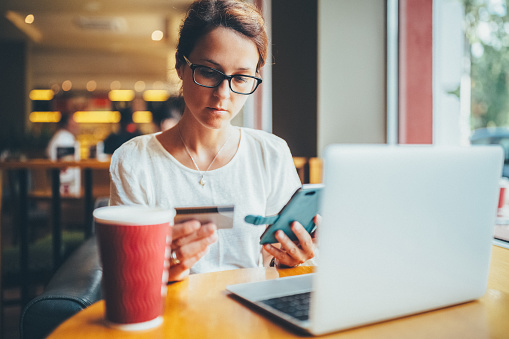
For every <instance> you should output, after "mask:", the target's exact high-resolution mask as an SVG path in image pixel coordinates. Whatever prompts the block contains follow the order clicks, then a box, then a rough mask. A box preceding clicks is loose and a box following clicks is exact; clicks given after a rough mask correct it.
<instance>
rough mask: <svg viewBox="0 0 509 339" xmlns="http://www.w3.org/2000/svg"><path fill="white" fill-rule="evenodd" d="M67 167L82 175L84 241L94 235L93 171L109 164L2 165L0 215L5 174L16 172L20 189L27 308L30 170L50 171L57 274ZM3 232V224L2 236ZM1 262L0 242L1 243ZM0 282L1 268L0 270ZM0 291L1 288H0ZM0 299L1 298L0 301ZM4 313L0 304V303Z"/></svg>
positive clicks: (23, 296)
mask: <svg viewBox="0 0 509 339" xmlns="http://www.w3.org/2000/svg"><path fill="white" fill-rule="evenodd" d="M67 167H75V168H80V169H81V170H82V171H83V187H84V193H83V198H84V205H85V206H84V209H85V216H86V217H85V218H86V220H85V229H84V233H85V238H88V237H89V236H91V235H92V220H93V219H92V211H93V207H94V202H93V194H92V187H93V182H92V170H95V169H102V170H109V168H110V162H109V160H108V161H97V160H93V159H90V160H80V161H52V160H48V159H31V160H26V161H5V162H0V215H1V213H2V210H1V208H2V174H3V172H6V171H13V172H14V174H15V179H16V180H17V183H18V185H19V197H18V213H17V218H16V222H17V224H18V225H17V227H18V229H19V234H20V271H21V272H20V273H21V277H22V286H21V299H22V303H23V304H26V303H27V302H28V301H29V300H28V299H29V298H30V296H29V293H28V284H29V282H30V281H29V279H28V262H29V258H28V190H29V187H28V180H29V179H28V177H29V171H30V170H41V169H42V170H48V171H50V172H51V214H52V242H53V244H52V245H53V268H54V269H55V270H56V269H57V268H58V266H59V265H60V263H61V247H62V238H61V237H62V229H61V225H60V216H61V205H60V204H61V196H60V170H61V169H63V168H67ZM1 230H2V225H1V220H0V234H1ZM0 260H1V239H0ZM0 282H1V266H0ZM0 290H1V286H0ZM0 299H1V298H0ZM0 309H1V300H0Z"/></svg>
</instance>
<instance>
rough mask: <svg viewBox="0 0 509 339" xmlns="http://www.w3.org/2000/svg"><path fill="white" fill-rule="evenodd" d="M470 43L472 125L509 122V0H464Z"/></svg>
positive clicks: (478, 126)
mask: <svg viewBox="0 0 509 339" xmlns="http://www.w3.org/2000/svg"><path fill="white" fill-rule="evenodd" d="M462 1H463V4H464V6H465V33H466V37H467V41H468V43H469V44H470V61H471V70H470V74H471V82H472V92H471V124H470V125H471V128H472V129H476V128H482V127H495V126H509V92H508V87H509V86H508V80H509V16H508V15H507V7H508V6H507V5H508V3H509V0H462Z"/></svg>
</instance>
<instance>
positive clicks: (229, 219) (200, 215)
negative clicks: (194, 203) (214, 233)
mask: <svg viewBox="0 0 509 339" xmlns="http://www.w3.org/2000/svg"><path fill="white" fill-rule="evenodd" d="M234 210H235V206H233V205H224V206H201V207H177V208H175V211H176V212H177V214H176V215H175V219H174V223H175V224H176V223H180V222H184V221H187V220H192V219H196V220H198V221H199V222H201V223H202V224H206V223H209V222H211V223H214V224H216V226H217V228H218V229H221V228H232V227H233V213H234Z"/></svg>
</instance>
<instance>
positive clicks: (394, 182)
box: [227, 145, 503, 335]
mask: <svg viewBox="0 0 509 339" xmlns="http://www.w3.org/2000/svg"><path fill="white" fill-rule="evenodd" d="M323 159H324V185H325V188H324V191H323V195H322V200H321V203H320V209H321V212H320V213H321V215H322V222H321V224H320V225H319V227H318V231H317V233H318V251H319V255H318V257H317V261H318V265H317V268H316V270H315V273H312V274H306V275H300V276H293V277H284V278H279V279H275V280H268V281H261V282H252V283H245V284H237V285H230V286H227V291H229V292H230V293H232V294H231V296H233V297H236V299H239V300H240V301H242V302H247V303H249V304H253V305H256V307H257V308H261V309H263V310H265V311H267V312H270V313H272V314H273V315H275V316H277V317H279V318H280V319H283V320H284V321H286V322H287V323H290V324H292V325H294V326H297V327H299V328H301V329H303V330H304V331H306V332H308V333H310V334H313V335H321V334H325V333H329V332H333V331H339V330H344V329H348V328H353V327H358V326H363V325H367V324H371V323H376V322H381V321H385V320H389V319H393V318H398V317H403V316H407V315H411V314H415V313H420V312H425V311H429V310H433V309H438V308H442V307H446V306H450V305H455V304H459V303H464V302H467V301H471V300H475V299H478V298H480V297H481V296H482V295H483V294H484V293H485V291H486V288H487V281H488V271H489V263H490V256H491V246H492V241H493V231H494V225H495V218H496V215H497V205H498V193H499V183H498V182H499V179H500V177H501V173H502V165H503V152H502V149H501V148H499V147H496V146H473V147H445V146H416V145H412V146H388V145H331V146H329V147H328V148H327V149H326V151H325V152H324V157H323ZM294 295H297V296H299V297H298V298H297V297H294ZM294 298H296V299H303V300H304V301H303V304H304V305H305V304H306V302H307V304H308V306H309V307H308V311H307V314H305V313H306V310H305V308H306V306H299V307H302V309H303V310H304V311H303V312H304V313H303V312H299V310H297V311H295V310H293V311H292V312H293V313H294V315H293V316H292V315H289V314H287V313H286V312H287V311H288V310H287V308H290V309H292V308H296V307H288V305H291V304H292V303H293V304H295V303H296V301H288V300H289V299H294ZM306 300H307V301H306Z"/></svg>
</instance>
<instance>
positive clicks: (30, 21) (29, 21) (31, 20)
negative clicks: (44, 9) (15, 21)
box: [25, 14, 35, 24]
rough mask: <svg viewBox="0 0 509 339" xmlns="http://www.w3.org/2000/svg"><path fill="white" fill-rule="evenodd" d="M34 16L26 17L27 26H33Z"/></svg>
mask: <svg viewBox="0 0 509 339" xmlns="http://www.w3.org/2000/svg"><path fill="white" fill-rule="evenodd" d="M34 19H35V17H34V15H33V14H28V15H27V16H26V17H25V23H27V24H31V23H33V22H34Z"/></svg>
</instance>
